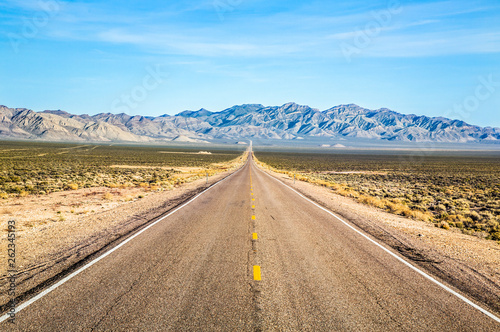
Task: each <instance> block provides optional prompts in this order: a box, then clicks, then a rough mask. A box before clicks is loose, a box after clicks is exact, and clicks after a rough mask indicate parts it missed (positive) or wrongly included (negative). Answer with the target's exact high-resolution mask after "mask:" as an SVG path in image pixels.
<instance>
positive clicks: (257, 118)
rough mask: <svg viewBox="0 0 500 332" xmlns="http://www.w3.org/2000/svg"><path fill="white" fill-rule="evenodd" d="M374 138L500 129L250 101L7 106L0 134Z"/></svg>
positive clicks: (456, 138) (352, 108) (465, 137)
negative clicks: (174, 107)
mask: <svg viewBox="0 0 500 332" xmlns="http://www.w3.org/2000/svg"><path fill="white" fill-rule="evenodd" d="M308 137H324V138H344V139H345V138H369V139H374V140H388V141H410V142H457V143H458V142H460V143H473V142H489V143H500V128H491V127H485V128H484V127H479V126H474V125H470V124H467V123H465V122H464V121H461V120H453V119H447V118H444V117H427V116H417V115H413V114H409V115H405V114H401V113H397V112H394V111H391V110H389V109H387V108H381V109H378V110H370V109H366V108H362V107H360V106H358V105H354V104H349V105H340V106H335V107H332V108H329V109H327V110H325V111H320V110H318V109H315V108H311V107H309V106H303V105H298V104H295V103H287V104H285V105H283V106H263V105H260V104H246V105H238V106H233V107H231V108H228V109H225V110H223V111H220V112H211V111H208V110H206V109H200V110H198V111H184V112H181V113H179V114H176V115H167V114H165V115H162V116H157V117H152V116H141V115H136V116H131V115H127V114H124V113H121V114H111V113H99V114H96V115H92V116H90V115H86V114H84V115H75V114H70V113H67V112H64V111H61V110H57V111H43V112H34V111H32V110H29V109H25V108H8V107H6V106H0V138H2V139H30V140H47V141H87V142H145V143H147V142H151V143H153V142H164V141H181V142H197V143H208V142H210V141H211V140H218V139H234V140H242V139H252V138H260V139H266V138H270V139H290V140H291V139H304V138H308Z"/></svg>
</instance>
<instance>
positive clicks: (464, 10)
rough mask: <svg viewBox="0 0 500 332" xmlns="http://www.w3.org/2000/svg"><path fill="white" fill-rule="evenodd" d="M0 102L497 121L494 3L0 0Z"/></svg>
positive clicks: (498, 18)
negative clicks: (255, 106) (293, 107)
mask: <svg viewBox="0 0 500 332" xmlns="http://www.w3.org/2000/svg"><path fill="white" fill-rule="evenodd" d="M0 22H1V23H0V27H1V32H2V33H1V34H0V44H1V49H2V52H1V53H0V60H1V65H0V73H1V78H2V79H1V81H0V104H4V105H6V106H9V107H26V108H31V109H33V110H36V111H40V110H45V109H63V110H66V111H68V112H71V113H79V114H80V113H87V114H96V113H100V112H112V113H118V112H122V111H123V112H125V113H128V114H132V115H134V114H143V115H161V114H165V113H166V114H175V113H178V112H180V111H183V110H186V109H191V110H196V109H199V108H201V107H204V108H207V109H209V110H212V111H219V110H222V109H224V108H227V107H230V106H233V105H235V104H243V103H260V104H264V105H281V104H284V103H286V102H290V101H294V102H297V103H299V104H305V105H309V106H311V107H315V108H318V109H320V110H324V109H327V108H329V107H332V106H335V105H339V104H348V103H355V104H358V105H360V106H363V107H367V108H371V109H377V108H381V107H387V108H390V109H393V110H395V111H397V112H401V113H414V114H418V115H429V116H448V117H452V118H458V119H462V120H465V121H466V122H469V123H472V124H477V125H482V126H496V127H500V115H499V111H500V3H499V2H498V1H497V0H491V1H473V0H472V1H471V0H469V1H463V0H457V1H403V0H401V1H397V0H396V1H393V0H390V1H372V0H370V1H368V0H366V1H365V0H353V1H291V0H287V1H263V0H206V1H197V0H192V1H187V0H180V1H165V0H161V1H147V0H144V1H127V0H121V1H114V0H105V1H94V0H86V1H60V0H24V1H14V0H3V1H2V3H0Z"/></svg>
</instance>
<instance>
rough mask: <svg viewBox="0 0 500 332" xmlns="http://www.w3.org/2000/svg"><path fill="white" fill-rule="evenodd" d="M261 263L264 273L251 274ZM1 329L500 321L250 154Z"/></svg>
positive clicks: (346, 327) (427, 325)
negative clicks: (379, 244) (343, 220)
mask: <svg viewBox="0 0 500 332" xmlns="http://www.w3.org/2000/svg"><path fill="white" fill-rule="evenodd" d="M250 177H251V178H252V183H250ZM252 194H253V195H252ZM252 199H253V200H252ZM252 205H255V207H252ZM252 216H255V219H252ZM253 233H256V235H258V238H256V239H255V238H253V236H254V235H253ZM255 265H258V266H260V272H261V280H254V278H255V275H254V274H253V273H254V272H253V271H254V270H253V267H254V266H255ZM0 330H1V331H417V330H418V331H498V330H500V325H499V324H498V323H497V322H495V321H494V320H492V319H491V318H489V317H487V316H485V315H484V314H483V313H481V312H479V311H478V310H476V309H474V308H473V307H471V306H470V305H468V304H466V303H465V302H463V301H462V300H460V299H459V298H457V297H456V296H454V295H453V294H451V293H449V292H447V291H445V290H444V289H442V288H440V287H439V286H437V285H436V284H434V283H431V282H430V281H429V280H427V279H425V278H424V277H423V276H421V275H420V274H418V273H416V272H415V271H413V270H411V269H410V268H408V267H407V266H406V265H404V264H403V263H401V262H399V261H398V260H396V259H394V257H392V256H391V255H389V254H388V253H386V252H385V251H383V250H382V249H380V248H379V247H377V246H376V245H375V244H373V243H371V242H369V241H367V240H366V239H365V238H363V237H362V236H361V235H359V234H357V233H356V232H355V231H353V230H352V229H350V228H349V227H347V226H346V225H344V224H343V223H341V222H339V221H338V220H336V219H335V218H333V217H332V216H331V215H329V214H328V213H326V212H325V211H323V210H321V209H319V208H317V207H316V206H314V205H313V204H311V203H310V202H308V201H306V200H304V199H303V198H302V197H300V196H299V195H297V194H296V193H294V192H292V191H291V190H289V189H288V188H286V187H284V186H282V185H281V184H279V183H278V182H277V181H274V180H272V179H271V178H270V177H269V176H268V175H265V174H264V173H262V172H261V171H259V170H257V168H256V167H255V166H254V165H253V164H252V163H251V162H249V163H247V164H246V165H245V166H244V167H243V169H242V170H240V171H239V172H238V173H236V174H234V175H233V176H232V177H230V178H228V179H227V180H226V181H223V182H222V183H220V184H218V185H217V186H215V187H214V188H212V189H210V190H209V191H207V192H205V193H204V194H203V195H201V196H200V197H198V198H197V199H196V200H194V201H193V202H192V203H190V204H188V205H187V206H185V207H184V208H182V209H181V210H179V211H177V212H176V213H174V214H172V215H171V216H169V217H168V218H166V219H164V220H162V221H161V222H159V223H157V224H155V225H154V226H152V227H150V228H148V229H147V230H146V231H144V232H143V233H142V234H140V235H139V236H137V237H136V238H134V239H132V240H131V241H130V242H128V243H126V244H125V245H124V246H122V247H121V248H119V249H117V250H115V251H114V252H112V253H111V254H109V255H108V256H107V257H105V258H103V259H102V260H100V261H99V262H97V263H95V264H94V265H92V266H91V267H89V268H88V269H86V270H84V271H83V272H81V273H79V274H78V275H76V276H75V277H73V278H72V279H70V280H68V281H67V282H66V283H64V284H63V285H61V286H60V287H58V288H56V289H55V290H53V291H52V292H50V293H49V294H47V295H46V296H44V297H42V298H41V299H39V300H38V301H36V302H34V303H33V304H31V305H30V306H28V307H27V308H25V309H24V310H22V311H20V312H19V313H17V315H16V323H15V324H10V323H9V322H7V321H4V322H3V323H1V324H0Z"/></svg>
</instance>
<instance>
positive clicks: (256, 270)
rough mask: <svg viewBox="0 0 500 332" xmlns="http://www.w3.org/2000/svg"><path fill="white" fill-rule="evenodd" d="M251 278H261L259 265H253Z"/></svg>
mask: <svg viewBox="0 0 500 332" xmlns="http://www.w3.org/2000/svg"><path fill="white" fill-rule="evenodd" d="M253 280H261V276H260V266H258V265H254V266H253Z"/></svg>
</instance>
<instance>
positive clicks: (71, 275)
mask: <svg viewBox="0 0 500 332" xmlns="http://www.w3.org/2000/svg"><path fill="white" fill-rule="evenodd" d="M247 160H248V159H247ZM246 164H247V163H245V164H244V165H243V166H241V167H240V169H238V170H237V171H236V172H234V173H232V174H230V175H229V176H227V177H225V178H224V179H222V180H219V181H217V182H216V183H214V184H213V185H212V186H210V187H209V188H207V189H205V190H203V191H202V192H201V193H199V194H197V195H196V196H194V197H193V198H191V199H190V200H189V201H187V202H186V203H184V204H182V205H181V206H179V207H177V208H176V209H175V210H173V211H171V212H169V213H168V214H167V215H164V216H163V217H161V218H160V219H158V220H156V221H155V222H153V223H152V224H149V225H148V226H146V227H145V228H143V229H141V230H140V231H139V232H137V233H135V234H134V235H132V236H131V237H129V238H128V239H126V240H125V241H123V242H122V243H120V244H119V245H117V246H116V247H114V248H113V249H111V250H109V251H107V252H106V253H104V254H102V255H101V256H99V257H97V258H96V259H94V260H93V261H90V262H88V263H87V264H85V265H84V266H82V267H81V268H79V269H78V270H76V271H75V272H73V273H71V274H69V275H67V276H66V277H64V278H63V279H61V280H59V281H58V282H57V283H55V284H53V285H52V286H50V287H49V288H47V289H45V290H44V291H43V292H41V293H39V294H37V295H36V296H34V297H32V298H31V299H29V300H28V301H26V302H23V303H22V304H21V305H19V306H17V307H16V314H17V313H19V312H20V311H21V310H23V309H24V308H26V307H27V306H29V305H31V304H33V303H34V302H36V301H38V300H39V299H41V298H42V297H44V296H45V295H47V294H49V293H50V292H52V291H53V290H54V289H56V288H57V287H59V286H61V285H62V284H64V283H65V282H66V281H68V280H70V279H71V278H73V277H75V276H76V275H78V274H80V273H82V272H83V271H85V270H86V269H88V268H89V267H91V266H92V265H94V264H95V263H97V262H99V261H100V260H101V259H103V258H105V257H106V256H108V255H110V254H111V253H113V252H115V251H116V250H118V249H120V248H121V247H123V246H124V245H125V244H127V243H128V242H130V241H132V240H133V239H134V238H136V237H137V236H139V235H141V234H142V233H144V232H145V231H146V230H148V229H149V228H151V227H153V226H154V225H156V224H157V223H159V222H160V221H162V220H163V219H165V218H168V217H169V216H171V215H172V214H174V213H176V212H177V211H179V210H180V209H182V208H183V207H185V206H187V205H188V204H190V203H192V202H194V201H195V200H196V199H197V198H198V197H200V196H201V195H203V194H204V193H206V192H208V191H209V190H210V189H212V188H214V187H215V186H217V185H218V184H219V183H222V182H224V181H226V180H227V179H229V178H230V177H232V176H233V175H235V174H237V173H239V172H240V171H241V170H242V169H243V168H244V167H245V166H246ZM9 318H10V315H9V314H8V313H7V314H4V315H3V316H2V317H0V323H2V322H4V321H5V320H7V319H9Z"/></svg>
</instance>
